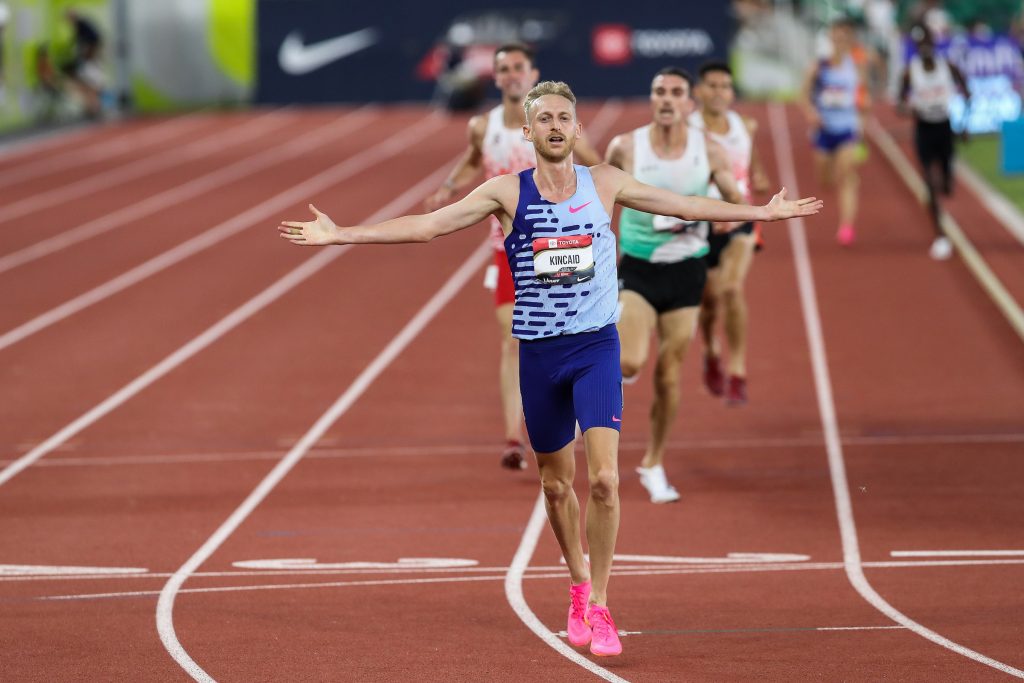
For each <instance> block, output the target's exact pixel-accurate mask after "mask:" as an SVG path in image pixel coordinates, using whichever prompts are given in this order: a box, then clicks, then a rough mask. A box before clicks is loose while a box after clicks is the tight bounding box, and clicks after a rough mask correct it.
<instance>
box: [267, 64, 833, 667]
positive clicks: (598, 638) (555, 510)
mask: <svg viewBox="0 0 1024 683" xmlns="http://www.w3.org/2000/svg"><path fill="white" fill-rule="evenodd" d="M523 106H524V108H525V110H526V119H527V125H526V126H524V128H523V131H524V134H525V135H526V136H527V138H529V139H530V140H531V141H533V144H534V147H535V148H536V150H537V168H536V169H532V170H527V171H523V172H522V173H519V174H517V175H502V176H498V177H496V178H492V179H490V180H488V181H486V182H485V183H483V184H482V185H480V186H479V187H478V188H477V189H475V190H473V191H472V192H470V193H469V195H467V196H466V197H465V198H464V199H461V200H460V201H457V202H455V203H454V204H451V205H449V206H446V207H444V208H441V209H438V210H437V211H434V212H432V213H429V214H425V215H419V216H402V217H400V218H395V219H393V220H389V221H385V222H383V223H380V224H377V225H366V226H354V227H345V228H339V227H338V226H336V225H335V224H334V222H333V221H331V219H330V218H329V217H328V216H327V215H326V214H324V213H322V212H320V211H319V210H317V209H316V208H315V207H313V206H312V205H310V209H311V210H312V211H313V214H314V219H313V220H311V221H283V222H282V223H281V224H280V225H279V226H278V230H279V231H280V236H281V237H283V238H285V239H287V240H289V241H291V242H292V243H294V244H298V245H307V246H312V245H328V244H359V243H395V242H426V241H429V240H431V239H433V238H435V237H440V236H442V235H445V234H448V233H452V232H455V231H457V230H462V229H464V228H468V227H470V226H471V225H475V224H477V223H479V222H480V221H481V220H483V219H484V218H486V217H487V216H489V215H494V216H495V217H496V218H497V219H498V220H499V221H500V222H501V226H502V231H503V232H504V235H505V249H506V253H507V255H508V258H509V262H510V263H509V265H510V267H511V269H512V272H513V275H514V278H515V282H514V284H515V307H514V310H513V328H512V333H513V334H514V335H515V336H516V337H518V338H519V339H520V340H521V343H520V347H519V348H520V362H519V363H520V364H519V372H520V390H521V392H522V397H523V409H524V413H525V416H526V429H527V432H528V433H529V435H530V441H531V442H532V444H533V447H534V450H535V451H536V456H537V469H538V470H539V472H540V477H541V485H542V489H543V492H544V498H545V502H546V506H547V513H548V520H549V521H550V523H551V528H552V530H553V531H554V534H555V537H556V538H557V539H558V543H559V545H560V546H561V548H562V554H563V556H564V557H565V561H566V565H567V566H568V568H569V576H570V579H571V585H570V590H569V595H570V607H569V618H568V633H569V641H570V642H571V643H572V644H574V645H577V646H582V645H586V644H588V643H589V644H590V651H591V652H592V653H593V654H597V655H617V654H619V653H620V652H621V651H622V644H621V643H620V641H619V636H618V632H617V630H616V628H615V624H614V622H613V621H612V618H611V614H610V612H609V611H608V606H607V600H608V577H609V575H610V573H611V564H612V555H613V553H614V552H615V538H616V535H617V533H618V527H619V497H618V483H619V474H618V446H619V429H620V427H621V424H622V389H621V382H622V376H621V374H620V371H619V340H618V335H617V334H616V331H615V310H616V307H617V278H616V267H615V238H614V236H613V234H612V232H611V229H610V223H611V220H610V218H609V216H611V214H612V210H613V207H614V205H615V204H616V203H618V204H621V205H623V206H625V207H629V208H632V209H637V210H639V211H646V212H648V213H653V214H656V215H660V216H675V217H677V218H679V219H681V220H686V221H694V220H711V221H754V220H780V219H785V218H790V217H792V216H807V215H811V214H814V213H817V212H818V211H819V210H820V208H821V202H820V201H817V200H816V199H814V198H813V197H812V198H808V199H801V200H797V201H787V200H786V199H785V190H783V191H782V192H779V194H777V195H775V196H774V197H773V198H772V200H771V202H770V203H769V204H767V205H766V206H759V207H754V206H746V205H736V204H727V203H725V202H721V201H718V200H715V199H709V198H707V197H687V196H682V195H678V194H675V193H674V192H670V191H668V190H662V189H658V188H654V187H651V186H650V185H645V184H643V183H641V182H639V181H638V180H636V179H635V178H633V177H632V176H631V175H629V174H627V173H624V172H623V171H621V170H619V169H617V168H615V167H613V166H609V165H607V164H601V165H598V166H594V167H593V168H590V169H587V168H585V167H583V166H574V165H573V163H572V150H573V146H574V144H575V142H576V138H577V137H578V136H579V135H580V134H581V133H582V128H581V126H580V125H579V123H578V122H577V119H576V97H575V96H574V95H573V94H572V90H570V89H569V86H567V85H566V84H564V83H553V82H551V81H545V82H543V83H540V84H538V85H537V86H536V87H535V88H534V89H533V90H531V91H530V92H529V94H528V95H527V96H526V99H525V100H524V105H523ZM577 421H578V422H579V424H580V428H581V429H582V430H583V439H584V444H585V446H586V452H587V470H588V479H589V483H590V497H589V501H588V508H587V524H586V530H587V532H586V533H587V541H588V545H589V548H590V563H589V565H588V563H587V561H586V558H585V557H584V554H583V547H582V543H581V540H580V518H579V517H580V509H579V502H578V501H577V499H576V494H575V493H574V491H573V486H572V483H573V478H574V476H575V470H576V461H575V458H574V455H573V445H574V438H573V437H574V429H575V423H576V422H577Z"/></svg>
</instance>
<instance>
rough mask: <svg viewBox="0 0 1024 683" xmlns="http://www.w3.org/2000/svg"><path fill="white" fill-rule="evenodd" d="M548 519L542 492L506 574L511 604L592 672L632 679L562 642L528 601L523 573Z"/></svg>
mask: <svg viewBox="0 0 1024 683" xmlns="http://www.w3.org/2000/svg"><path fill="white" fill-rule="evenodd" d="M547 521H548V515H547V512H545V510H544V494H543V493H541V494H540V495H538V496H537V502H536V503H534V505H533V513H532V514H531V515H530V521H529V522H527V524H526V531H524V532H523V539H522V541H520V543H519V548H518V549H517V550H516V554H515V556H514V557H513V558H512V564H511V565H510V566H509V568H508V573H507V574H506V575H505V597H506V598H507V599H508V604H509V605H510V606H511V607H512V611H514V612H515V613H516V616H518V617H519V619H520V620H521V621H522V622H523V623H524V624H526V627H527V628H528V629H530V630H531V631H533V632H534V634H536V636H537V637H538V638H540V639H541V640H543V641H544V642H545V643H547V645H548V646H549V647H551V648H552V649H553V650H554V651H555V652H557V653H558V654H560V655H562V656H563V657H565V658H566V659H568V660H569V661H571V662H572V663H573V664H579V665H580V666H581V667H583V668H584V669H586V670H587V671H589V672H590V673H592V674H594V675H595V676H598V677H600V678H603V679H604V680H606V681H612V683H628V681H627V680H626V679H625V678H622V677H620V676H617V675H615V674H613V673H612V672H611V671H609V670H608V669H605V668H604V667H603V666H598V665H597V664H595V663H594V662H592V661H590V660H589V659H587V658H586V657H584V656H583V655H581V654H580V653H579V652H577V651H576V650H573V649H572V648H571V647H569V646H568V645H566V644H565V643H564V642H562V639H561V638H559V637H558V636H557V635H555V634H554V633H552V632H551V629H549V628H548V627H547V626H545V625H544V623H543V622H542V621H541V620H540V619H538V618H537V615H536V614H534V613H533V610H531V609H530V606H529V605H528V604H527V603H526V597H525V596H524V595H523V575H524V573H525V570H526V567H527V566H528V565H529V564H530V558H532V557H533V551H534V550H535V549H536V548H537V539H539V538H540V534H541V532H542V531H543V530H544V527H545V526H547ZM561 576H562V577H563V578H564V577H565V576H566V575H565V574H564V573H562V574H561Z"/></svg>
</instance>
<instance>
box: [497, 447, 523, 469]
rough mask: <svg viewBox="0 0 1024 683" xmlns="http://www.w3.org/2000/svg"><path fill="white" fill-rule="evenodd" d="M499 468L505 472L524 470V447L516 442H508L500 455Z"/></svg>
mask: <svg viewBox="0 0 1024 683" xmlns="http://www.w3.org/2000/svg"><path fill="white" fill-rule="evenodd" d="M501 466H502V467H504V468H505V469H507V470H525V469H526V447H525V446H523V444H521V443H519V442H518V441H509V442H508V445H506V446H505V450H504V451H502V453H501Z"/></svg>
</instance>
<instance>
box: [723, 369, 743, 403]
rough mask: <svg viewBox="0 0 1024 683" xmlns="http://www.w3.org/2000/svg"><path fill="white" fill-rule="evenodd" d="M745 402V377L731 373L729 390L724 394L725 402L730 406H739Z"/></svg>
mask: <svg viewBox="0 0 1024 683" xmlns="http://www.w3.org/2000/svg"><path fill="white" fill-rule="evenodd" d="M746 402H747V379H746V378H745V377H737V376H736V375H732V376H730V377H729V390H728V392H727V393H726V395H725V403H726V405H730V406H741V405H744V404H745V403H746Z"/></svg>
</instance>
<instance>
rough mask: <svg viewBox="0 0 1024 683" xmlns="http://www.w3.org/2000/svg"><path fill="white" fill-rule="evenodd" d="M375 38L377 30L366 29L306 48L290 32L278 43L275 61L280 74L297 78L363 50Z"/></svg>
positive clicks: (299, 39)
mask: <svg viewBox="0 0 1024 683" xmlns="http://www.w3.org/2000/svg"><path fill="white" fill-rule="evenodd" d="M379 38H380V36H379V34H378V32H377V29H375V28H372V27H369V28H364V29H360V30H359V31H353V32H352V33H346V34H345V35H342V36H336V37H334V38H330V39H328V40H322V41H320V42H319V43H313V44H311V45H306V44H305V43H303V42H302V34H301V33H299V32H298V31H292V32H291V33H289V34H288V35H287V37H285V39H284V42H283V43H281V49H280V50H278V53H277V61H278V65H279V66H280V67H281V71H284V72H285V73H286V74H290V75H292V76H301V75H303V74H308V73H309V72H311V71H316V70H317V69H319V68H321V67H324V66H327V65H328V64H330V63H331V62H336V61H338V60H339V59H342V58H343V57H348V56H349V55H352V54H355V53H356V52H359V51H361V50H365V49H366V48H368V47H370V46H371V45H373V44H374V43H376V42H377V41H378V39H379Z"/></svg>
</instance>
